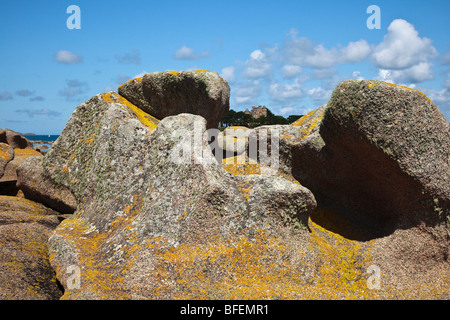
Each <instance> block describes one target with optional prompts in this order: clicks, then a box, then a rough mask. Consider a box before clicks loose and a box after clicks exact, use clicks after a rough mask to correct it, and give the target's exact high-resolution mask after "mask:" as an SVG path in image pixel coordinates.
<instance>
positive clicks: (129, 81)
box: [119, 77, 144, 89]
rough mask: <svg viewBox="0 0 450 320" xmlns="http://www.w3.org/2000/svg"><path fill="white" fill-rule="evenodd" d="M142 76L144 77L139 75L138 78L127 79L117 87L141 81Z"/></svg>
mask: <svg viewBox="0 0 450 320" xmlns="http://www.w3.org/2000/svg"><path fill="white" fill-rule="evenodd" d="M143 78H144V77H139V78H134V79H131V80H128V81H127V82H125V83H124V84H122V85H120V86H119V89H120V88H121V87H123V86H124V85H127V84H131V83H139V82H142V79H143Z"/></svg>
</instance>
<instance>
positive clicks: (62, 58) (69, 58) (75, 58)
mask: <svg viewBox="0 0 450 320" xmlns="http://www.w3.org/2000/svg"><path fill="white" fill-rule="evenodd" d="M54 61H55V62H58V63H63V64H74V63H80V62H82V61H83V57H82V56H80V55H78V54H75V53H73V52H70V51H67V50H60V51H58V52H57V53H55V55H54Z"/></svg>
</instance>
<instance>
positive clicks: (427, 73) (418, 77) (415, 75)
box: [392, 62, 434, 83]
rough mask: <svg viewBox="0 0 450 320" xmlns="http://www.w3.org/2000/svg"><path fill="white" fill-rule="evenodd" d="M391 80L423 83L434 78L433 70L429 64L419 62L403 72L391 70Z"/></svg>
mask: <svg viewBox="0 0 450 320" xmlns="http://www.w3.org/2000/svg"><path fill="white" fill-rule="evenodd" d="M392 77H393V79H394V80H395V81H396V82H398V81H403V82H411V83H416V82H423V81H426V80H431V79H433V78H434V74H433V68H432V65H431V63H430V62H420V63H418V64H416V65H413V66H412V67H410V68H407V69H404V70H392Z"/></svg>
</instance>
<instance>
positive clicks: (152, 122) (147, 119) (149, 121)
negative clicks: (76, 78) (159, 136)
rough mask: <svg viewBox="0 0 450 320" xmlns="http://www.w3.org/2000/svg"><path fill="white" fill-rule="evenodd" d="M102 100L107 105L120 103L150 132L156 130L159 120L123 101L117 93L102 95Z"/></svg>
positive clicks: (125, 100)
mask: <svg viewBox="0 0 450 320" xmlns="http://www.w3.org/2000/svg"><path fill="white" fill-rule="evenodd" d="M101 96H102V98H103V99H104V100H105V101H106V102H108V103H121V104H123V105H125V106H127V107H128V108H130V109H131V111H133V113H134V114H135V115H136V117H137V119H138V120H139V121H140V122H142V123H143V124H144V125H146V126H147V127H148V128H149V129H150V131H152V130H153V129H155V128H156V126H157V125H158V123H159V120H158V119H156V118H155V117H153V116H151V115H149V114H148V113H146V112H144V111H143V110H141V109H140V108H138V107H136V106H135V105H134V104H132V103H131V102H129V101H128V100H127V99H125V98H124V97H122V96H119V95H118V94H117V93H115V92H112V93H103V94H102V95H101Z"/></svg>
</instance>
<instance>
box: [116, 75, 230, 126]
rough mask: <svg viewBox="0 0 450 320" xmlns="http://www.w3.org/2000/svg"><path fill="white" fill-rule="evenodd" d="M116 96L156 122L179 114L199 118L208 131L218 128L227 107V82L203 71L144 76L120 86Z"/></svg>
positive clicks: (228, 96)
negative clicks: (125, 100) (153, 117)
mask: <svg viewBox="0 0 450 320" xmlns="http://www.w3.org/2000/svg"><path fill="white" fill-rule="evenodd" d="M119 94H120V95H121V96H123V97H124V98H126V99H127V100H128V101H130V102H131V103H132V104H134V105H136V106H137V107H139V108H141V109H142V110H143V111H145V112H147V113H149V114H151V115H153V116H155V117H156V118H158V119H163V118H165V117H167V116H173V115H177V114H180V113H191V114H196V115H200V116H202V117H204V118H205V119H206V121H207V128H208V129H209V128H217V126H218V124H219V121H221V120H222V118H223V117H224V116H225V114H226V113H227V112H228V110H229V108H230V103H229V99H230V87H229V86H228V83H227V82H226V81H225V80H224V79H222V78H221V77H220V76H219V75H218V74H217V73H216V72H212V71H206V70H194V71H165V72H155V73H151V74H146V75H144V76H143V77H142V78H137V79H133V80H130V81H128V82H127V83H125V84H123V85H121V86H120V87H119Z"/></svg>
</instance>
